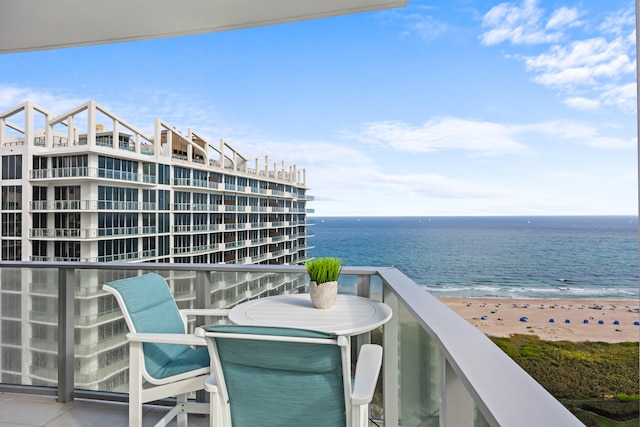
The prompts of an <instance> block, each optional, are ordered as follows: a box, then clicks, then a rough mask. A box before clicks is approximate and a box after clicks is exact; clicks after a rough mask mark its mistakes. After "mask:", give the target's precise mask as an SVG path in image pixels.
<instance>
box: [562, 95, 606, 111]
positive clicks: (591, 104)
mask: <svg viewBox="0 0 640 427" xmlns="http://www.w3.org/2000/svg"><path fill="white" fill-rule="evenodd" d="M564 104H565V105H566V106H567V107H569V108H573V109H574V110H597V109H598V108H600V101H598V100H597V99H589V98H585V97H582V96H575V97H572V98H567V99H565V100H564Z"/></svg>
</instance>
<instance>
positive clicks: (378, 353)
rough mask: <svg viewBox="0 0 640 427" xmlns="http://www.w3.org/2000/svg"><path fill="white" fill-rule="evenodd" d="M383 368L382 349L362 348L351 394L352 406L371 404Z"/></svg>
mask: <svg viewBox="0 0 640 427" xmlns="http://www.w3.org/2000/svg"><path fill="white" fill-rule="evenodd" d="M381 366H382V347H380V346H379V345H376V344H365V345H363V346H362V347H360V354H359V355H358V361H357V362H356V377H355V381H354V385H353V393H352V394H351V404H352V405H364V404H368V403H369V402H371V400H372V399H373V393H374V391H375V388H376V383H377V382H378V375H379V374H380V368H381Z"/></svg>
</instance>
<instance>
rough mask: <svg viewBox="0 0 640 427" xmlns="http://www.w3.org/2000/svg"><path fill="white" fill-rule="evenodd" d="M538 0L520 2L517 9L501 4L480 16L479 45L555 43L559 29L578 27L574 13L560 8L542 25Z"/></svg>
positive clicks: (541, 14)
mask: <svg viewBox="0 0 640 427" xmlns="http://www.w3.org/2000/svg"><path fill="white" fill-rule="evenodd" d="M543 16H544V10H543V9H540V8H539V7H538V0H524V1H523V2H522V4H521V5H520V6H518V5H514V4H513V3H501V4H499V5H497V6H494V7H493V8H491V10H489V12H487V13H486V14H485V15H484V18H483V21H482V27H483V28H484V29H486V31H485V32H484V33H483V34H482V36H481V40H482V43H483V44H485V45H488V46H491V45H496V44H500V43H502V42H505V41H509V42H511V43H512V44H539V43H551V42H555V41H558V40H559V39H560V38H561V37H562V35H563V29H564V28H566V27H571V26H576V25H578V24H579V21H578V16H579V14H578V11H577V10H576V9H570V8H567V7H562V8H560V9H558V10H556V11H555V12H554V13H553V14H552V15H551V17H550V18H549V19H548V20H547V22H546V23H545V22H544V19H543Z"/></svg>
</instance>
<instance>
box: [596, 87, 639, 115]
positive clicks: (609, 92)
mask: <svg viewBox="0 0 640 427" xmlns="http://www.w3.org/2000/svg"><path fill="white" fill-rule="evenodd" d="M636 86H637V85H636V83H635V82H633V83H627V84H625V85H621V86H613V85H611V86H607V87H605V89H604V90H603V92H602V94H601V95H600V100H601V102H602V103H603V104H605V105H612V106H616V107H618V108H620V109H621V110H624V111H627V112H630V113H632V112H635V111H636V108H637V103H636V99H637V93H636Z"/></svg>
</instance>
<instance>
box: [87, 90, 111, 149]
mask: <svg viewBox="0 0 640 427" xmlns="http://www.w3.org/2000/svg"><path fill="white" fill-rule="evenodd" d="M96 121H97V119H96V103H95V101H89V105H88V107H87V145H88V146H89V147H95V146H96V124H97V123H96ZM115 143H116V142H115V141H114V144H115Z"/></svg>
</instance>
